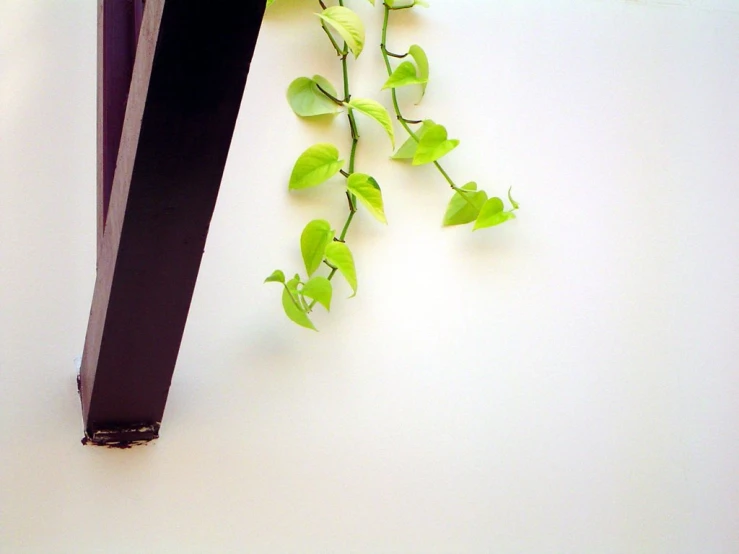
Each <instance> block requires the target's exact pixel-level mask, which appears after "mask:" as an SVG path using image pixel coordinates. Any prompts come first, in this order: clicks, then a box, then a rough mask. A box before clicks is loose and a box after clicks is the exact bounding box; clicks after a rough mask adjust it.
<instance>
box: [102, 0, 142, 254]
mask: <svg viewBox="0 0 739 554" xmlns="http://www.w3.org/2000/svg"><path fill="white" fill-rule="evenodd" d="M142 14H143V4H142V0H134V1H133V2H132V1H130V0H113V1H111V0H106V1H102V0H99V2H98V152H99V153H100V159H99V160H98V188H97V191H98V192H97V194H98V200H97V210H98V214H97V220H98V221H97V228H98V253H99V252H100V249H101V248H102V240H103V232H104V230H105V221H106V219H107V216H108V205H109V204H110V192H111V190H112V188H113V176H114V174H115V164H116V159H117V158H118V148H119V147H120V143H121V133H122V132H123V119H124V117H125V115H126V103H127V100H128V88H129V85H130V84H131V74H132V73H133V62H134V58H135V57H136V42H137V40H138V31H139V28H140V27H141V15H142ZM137 16H138V18H137ZM137 23H138V25H137Z"/></svg>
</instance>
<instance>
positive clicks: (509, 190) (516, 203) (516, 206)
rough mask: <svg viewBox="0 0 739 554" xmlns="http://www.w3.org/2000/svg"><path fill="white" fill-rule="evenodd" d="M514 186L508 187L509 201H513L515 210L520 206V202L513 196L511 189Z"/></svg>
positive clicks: (512, 204)
mask: <svg viewBox="0 0 739 554" xmlns="http://www.w3.org/2000/svg"><path fill="white" fill-rule="evenodd" d="M512 188H513V187H509V188H508V201H509V202H510V203H511V206H513V209H514V210H517V209H518V208H519V204H518V202H516V201H515V200H514V199H513V197H512V196H511V189H512Z"/></svg>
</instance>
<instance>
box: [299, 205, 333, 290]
mask: <svg viewBox="0 0 739 554" xmlns="http://www.w3.org/2000/svg"><path fill="white" fill-rule="evenodd" d="M333 238H334V231H333V229H331V224H330V223H329V222H328V221H326V220H324V219H314V220H313V221H311V222H310V223H308V225H306V226H305V228H304V229H303V232H302V233H301V235H300V253H301V254H302V256H303V263H304V264H305V271H306V272H307V273H308V277H310V276H311V275H313V273H314V272H315V271H316V269H318V267H319V266H320V265H321V262H322V261H323V257H324V252H325V251H326V246H327V245H328V244H329V243H330V242H331V240H332V239H333Z"/></svg>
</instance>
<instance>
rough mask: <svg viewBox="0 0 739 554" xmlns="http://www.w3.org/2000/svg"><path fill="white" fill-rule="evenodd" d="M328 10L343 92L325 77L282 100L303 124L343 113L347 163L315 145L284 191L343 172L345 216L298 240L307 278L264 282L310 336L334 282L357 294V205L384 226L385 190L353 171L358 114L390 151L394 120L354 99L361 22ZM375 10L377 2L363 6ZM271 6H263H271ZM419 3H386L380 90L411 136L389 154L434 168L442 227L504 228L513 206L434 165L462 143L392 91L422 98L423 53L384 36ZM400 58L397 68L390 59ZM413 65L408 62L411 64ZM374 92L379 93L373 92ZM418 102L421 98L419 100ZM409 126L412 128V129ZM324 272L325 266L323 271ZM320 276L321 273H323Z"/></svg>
mask: <svg viewBox="0 0 739 554" xmlns="http://www.w3.org/2000/svg"><path fill="white" fill-rule="evenodd" d="M337 1H338V4H337V5H334V6H327V5H326V3H325V2H324V1H323V0H318V4H319V6H320V11H319V12H318V13H316V16H317V17H316V20H317V22H318V23H319V24H320V25H321V28H322V30H323V32H324V33H325V34H326V36H327V38H328V40H329V41H330V42H331V45H332V47H333V49H334V50H335V51H336V55H337V56H338V58H339V60H340V62H341V71H342V84H343V86H342V92H341V94H339V93H338V92H337V90H336V87H335V86H334V85H333V84H332V83H331V82H330V81H329V80H328V79H327V78H325V77H323V76H321V75H313V76H312V77H298V78H297V79H295V80H294V81H293V82H292V83H290V86H289V87H288V89H287V100H288V103H289V105H290V107H291V108H292V110H293V112H294V113H295V114H296V115H297V116H299V117H300V118H303V119H307V120H310V119H312V118H315V117H318V116H327V115H328V116H330V115H336V114H338V113H340V112H343V113H345V114H346V117H347V120H348V124H349V125H348V127H349V133H350V139H351V142H350V147H349V156H348V160H344V159H342V155H341V153H340V149H339V147H337V146H335V145H333V144H330V143H324V142H321V143H318V144H314V145H313V146H311V147H309V148H308V149H306V150H305V151H304V152H303V153H302V154H300V156H298V159H297V160H296V162H295V164H294V166H293V169H292V173H291V175H290V180H289V183H288V188H289V190H301V189H307V188H312V187H317V186H319V185H321V184H323V183H325V182H326V181H328V180H329V179H331V178H333V177H335V176H336V175H338V174H340V175H341V176H342V177H343V178H344V180H345V187H344V195H345V196H346V201H347V207H348V214H347V217H346V220H345V221H344V223H343V226H342V227H341V230H340V231H339V232H338V233H337V231H336V229H335V228H334V227H333V226H332V224H331V223H330V222H329V221H327V220H325V219H314V220H312V221H310V222H309V223H308V224H307V225H306V226H305V228H304V229H303V232H302V233H301V235H300V252H301V254H302V258H303V265H304V269H305V276H302V275H301V274H300V273H295V274H294V275H293V277H291V278H288V277H286V275H285V272H283V271H282V270H279V269H278V270H275V271H274V272H273V273H272V274H271V275H270V276H269V277H267V279H265V282H273V283H279V284H281V285H282V307H283V309H284V311H285V314H286V315H287V316H288V317H289V318H290V319H291V320H292V321H294V322H295V323H297V324H298V325H301V326H303V327H306V328H309V329H313V330H315V326H314V325H313V322H312V321H311V319H310V314H311V312H312V310H313V308H314V307H315V306H316V304H320V305H321V306H322V307H323V308H325V309H326V310H330V309H331V300H332V296H333V286H332V283H331V281H332V280H333V278H334V276H335V275H336V274H337V273H340V274H341V275H342V277H343V278H344V279H345V280H346V282H347V283H348V284H349V286H350V287H351V289H352V292H353V294H352V296H354V295H355V294H356V292H357V272H356V268H355V265H354V257H353V255H352V251H351V250H350V248H349V245H348V244H347V233H348V232H349V228H350V226H351V224H352V221H353V219H354V217H355V215H356V213H357V211H359V209H360V207H361V208H363V209H364V210H365V211H366V212H367V213H369V214H370V215H371V216H372V217H373V218H374V219H376V220H377V221H378V222H380V223H387V219H386V217H385V208H384V201H383V196H382V190H381V188H380V185H379V184H378V183H377V181H376V180H375V179H374V178H373V177H372V176H371V175H369V174H368V173H363V172H359V171H357V170H356V168H355V161H356V154H357V147H358V145H359V142H360V135H359V125H358V122H357V115H359V116H360V117H363V118H369V119H371V120H374V122H376V123H377V124H379V125H380V126H381V127H382V128H383V129H384V130H385V132H386V134H387V136H388V138H389V139H390V144H391V146H392V147H393V149H394V148H395V134H394V128H393V123H392V118H391V116H390V114H389V113H388V111H387V110H386V109H385V107H384V106H382V104H380V103H379V102H377V101H376V100H373V99H370V98H355V97H353V96H352V94H351V79H350V75H349V57H350V55H351V56H352V57H354V59H356V58H358V57H359V56H360V54H361V53H362V52H363V51H364V46H365V29H364V24H363V22H362V20H361V18H360V17H359V16H358V15H357V14H356V13H355V12H354V11H353V10H351V9H349V8H348V7H346V6H345V5H344V0H337ZM368 1H369V3H370V4H372V5H373V6H374V5H375V0H368ZM273 2H274V0H267V7H269V6H270V5H271V4H272V3H273ZM417 5H422V6H426V5H427V4H426V3H425V2H424V1H423V0H385V2H384V3H383V4H382V8H383V10H384V17H383V24H382V42H381V44H380V52H381V54H382V59H383V60H384V63H385V67H386V69H387V73H388V78H387V80H386V81H385V83H384V85H382V89H389V90H390V95H391V99H392V105H393V110H394V114H395V119H397V120H398V122H399V123H400V125H401V126H402V127H403V129H404V130H405V131H406V133H407V135H408V138H407V140H406V141H405V142H404V143H403V144H402V145H401V146H400V148H398V150H397V151H395V153H394V154H393V155H392V156H391V158H392V159H394V160H400V161H409V162H411V164H412V165H424V164H433V165H434V166H435V167H436V169H437V170H438V171H439V172H440V173H441V175H442V176H443V178H444V179H445V180H446V182H447V183H448V184H449V186H450V187H451V188H452V190H453V194H452V198H451V200H450V201H449V203H448V205H447V209H446V212H445V214H444V218H443V223H442V224H443V225H444V226H453V225H463V224H467V223H473V222H474V224H473V226H472V229H473V230H477V229H482V228H485V227H492V226H495V225H499V224H501V223H504V222H506V221H508V220H510V219H513V218H514V217H515V215H514V212H515V210H517V209H518V204H517V203H516V202H515V201H514V200H513V198H511V195H510V190H509V192H508V200H509V202H510V204H511V208H510V209H508V210H506V209H505V204H504V202H503V200H501V199H500V198H498V197H488V195H487V193H486V192H485V191H484V190H478V188H477V183H475V182H469V183H467V184H465V185H462V186H458V185H457V184H456V183H455V182H454V181H453V180H452V178H451V177H450V176H449V174H448V173H447V172H446V171H445V170H444V168H443V167H442V166H441V164H440V163H439V160H440V159H441V158H442V157H444V156H445V155H446V154H448V153H449V152H451V151H452V150H453V149H455V148H456V147H457V146H458V145H459V140H457V139H450V138H449V137H448V134H447V130H446V128H445V127H444V126H443V125H440V124H438V123H436V122H435V121H432V120H431V119H422V120H421V119H416V120H411V119H407V118H405V117H404V116H403V114H402V112H401V109H400V105H399V102H398V98H397V94H396V89H398V88H400V87H406V86H417V87H419V88H420V91H421V98H423V94H424V93H425V91H426V86H427V84H428V80H429V63H428V58H427V56H426V53H425V51H424V50H423V49H422V48H421V47H420V46H418V45H417V44H414V45H412V46H410V48H408V51H407V52H406V53H404V54H397V53H394V52H391V51H390V50H388V48H387V32H388V24H389V20H390V13H391V12H392V11H396V10H404V9H411V8H413V7H415V6H417ZM391 58H395V59H398V60H403V61H401V62H399V63H398V64H397V66H396V67H395V68H393V65H392V64H391V61H390V59H391ZM411 60H412V61H411ZM378 88H379V87H378ZM419 102H420V100H419ZM411 126H415V130H414V128H412V127H411ZM322 268H324V269H323V270H322V271H319V270H321V269H322ZM320 273H323V274H320Z"/></svg>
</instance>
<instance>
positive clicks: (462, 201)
mask: <svg viewBox="0 0 739 554" xmlns="http://www.w3.org/2000/svg"><path fill="white" fill-rule="evenodd" d="M462 188H463V189H464V190H468V191H470V192H469V193H464V192H458V191H455V193H454V196H452V199H451V200H450V201H449V205H448V206H447V208H446V213H445V214H444V221H443V223H442V225H444V227H449V226H451V225H464V224H465V223H469V222H471V221H475V219H477V216H478V215H479V213H480V209H481V208H482V206H483V204H485V202H486V201H487V199H488V195H487V193H486V192H485V191H484V190H481V191H479V192H474V191H477V183H475V182H470V183H467V184H466V185H464V186H463V187H462Z"/></svg>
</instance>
